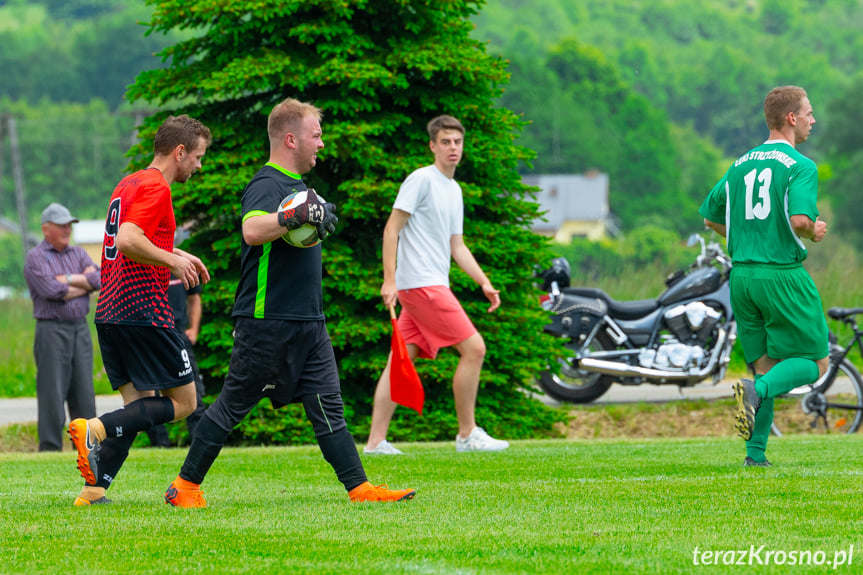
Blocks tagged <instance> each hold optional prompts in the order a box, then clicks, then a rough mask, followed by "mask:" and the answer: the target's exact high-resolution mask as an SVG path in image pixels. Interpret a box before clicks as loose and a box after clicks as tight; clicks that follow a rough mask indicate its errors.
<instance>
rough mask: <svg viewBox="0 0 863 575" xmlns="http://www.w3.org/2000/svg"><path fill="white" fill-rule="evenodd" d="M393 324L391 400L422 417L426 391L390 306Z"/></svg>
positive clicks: (393, 309)
mask: <svg viewBox="0 0 863 575" xmlns="http://www.w3.org/2000/svg"><path fill="white" fill-rule="evenodd" d="M390 319H391V321H392V323H393V339H392V352H393V356H392V362H391V363H390V398H391V399H392V400H393V401H394V402H395V403H398V404H399V405H403V406H405V407H408V408H410V409H413V410H415V411H416V412H417V413H419V414H420V415H422V413H423V402H424V401H425V397H426V394H425V391H424V390H423V384H422V382H421V381H420V376H419V375H418V374H417V370H416V368H414V364H413V362H412V361H411V356H410V355H408V348H407V345H405V340H403V339H402V334H401V333H399V326H398V320H397V319H396V310H395V308H393V307H392V306H390Z"/></svg>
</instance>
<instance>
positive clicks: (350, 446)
mask: <svg viewBox="0 0 863 575" xmlns="http://www.w3.org/2000/svg"><path fill="white" fill-rule="evenodd" d="M317 439H318V446H320V448H321V453H323V454H324V459H326V460H327V463H329V464H330V465H332V467H333V471H335V472H336V477H338V478H339V481H341V482H342V485H344V486H345V489H347V490H348V491H351V490H352V489H353V488H354V487H357V486H359V485H361V484H363V483H365V482H366V481H368V478H367V477H366V471H365V469H363V464H362V462H361V461H360V454H359V453H357V445H356V444H355V443H354V438H353V436H352V435H351V434H350V432H349V431H348V430H347V428H342V429H340V430H338V431H334V432H333V433H327V434H325V435H319V436H318V438H317Z"/></svg>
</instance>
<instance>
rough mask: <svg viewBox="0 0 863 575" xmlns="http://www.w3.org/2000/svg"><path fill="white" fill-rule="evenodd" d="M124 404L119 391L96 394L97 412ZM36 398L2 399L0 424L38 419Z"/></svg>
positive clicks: (0, 400) (103, 411)
mask: <svg viewBox="0 0 863 575" xmlns="http://www.w3.org/2000/svg"><path fill="white" fill-rule="evenodd" d="M122 406H123V398H121V397H120V394H119V393H114V394H111V395H97V396H96V413H97V414H101V413H107V412H109V411H114V410H115V409H118V408H120V407H122ZM37 419H38V417H37V411H36V398H35V397H20V398H15V399H0V425H9V424H10V423H28V422H32V421H36V420H37Z"/></svg>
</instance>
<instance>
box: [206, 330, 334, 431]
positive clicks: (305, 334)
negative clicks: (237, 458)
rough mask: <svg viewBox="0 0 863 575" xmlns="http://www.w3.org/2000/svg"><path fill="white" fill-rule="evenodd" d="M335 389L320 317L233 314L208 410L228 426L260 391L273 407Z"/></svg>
mask: <svg viewBox="0 0 863 575" xmlns="http://www.w3.org/2000/svg"><path fill="white" fill-rule="evenodd" d="M340 393H341V387H340V385H339V371H338V368H337V367H336V356H335V354H334V353H333V345H332V343H331V342H330V336H329V334H328V333H327V327H326V323H325V322H324V321H290V320H273V319H252V318H247V317H238V318H237V320H236V324H235V329H234V346H233V349H232V351H231V365H230V367H229V369H228V376H227V377H226V378H225V384H224V386H223V387H222V391H221V393H220V394H219V398H218V399H217V400H216V402H215V403H214V404H213V405H212V406H210V408H209V409H208V414H209V415H210V417H211V418H212V419H213V421H215V422H216V423H218V424H219V425H220V426H221V427H223V428H224V429H229V430H230V429H233V427H234V425H236V424H237V423H238V422H239V421H240V420H241V419H242V418H243V417H244V416H245V415H246V414H247V413H248V412H249V411H251V409H252V408H253V407H254V406H255V405H257V403H258V402H259V401H260V400H261V399H262V398H264V397H268V398H270V401H272V403H273V406H274V407H277V408H278V407H282V406H284V405H287V404H288V403H297V402H300V401H302V400H303V398H304V397H305V396H310V395H322V396H323V395H328V394H340Z"/></svg>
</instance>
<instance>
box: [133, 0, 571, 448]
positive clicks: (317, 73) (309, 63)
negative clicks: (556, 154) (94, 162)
mask: <svg viewBox="0 0 863 575" xmlns="http://www.w3.org/2000/svg"><path fill="white" fill-rule="evenodd" d="M150 3H151V4H153V5H154V6H155V13H154V16H153V20H152V22H151V31H154V32H167V31H169V30H173V29H193V30H196V31H198V32H199V34H197V35H196V36H195V37H194V38H193V39H191V40H188V41H185V42H183V43H181V44H178V45H175V46H173V47H171V48H169V49H167V50H166V51H165V52H164V56H165V57H166V58H167V59H168V61H169V64H170V65H169V67H167V68H165V69H159V70H151V71H148V72H145V73H142V74H141V75H140V76H139V77H138V79H137V82H136V84H135V85H134V86H133V87H132V88H131V89H130V92H129V97H130V98H131V99H132V100H133V101H135V100H143V101H147V102H150V103H151V104H153V105H156V106H159V107H160V109H161V110H163V111H170V112H171V113H175V114H176V113H188V114H190V115H192V116H193V117H196V118H198V119H200V120H201V121H203V122H204V123H205V124H206V125H207V126H209V127H210V128H211V129H212V131H213V133H214V142H213V145H212V146H211V148H210V150H209V151H208V152H207V155H206V156H205V157H204V169H203V170H202V171H201V172H199V173H198V174H196V175H195V177H194V178H193V179H192V180H191V181H190V182H188V183H187V184H185V185H183V186H176V187H175V189H174V191H173V194H174V203H175V209H176V210H177V213H178V217H179V218H183V219H184V220H192V221H194V222H196V224H195V235H194V237H193V239H192V245H191V247H190V251H193V253H196V254H199V255H201V256H202V257H203V259H204V260H205V262H206V263H207V265H208V266H209V267H210V270H211V273H212V275H213V278H214V280H213V282H212V283H211V284H210V285H209V286H207V287H205V292H204V302H205V326H204V329H203V337H202V341H203V345H204V346H205V348H204V349H203V350H202V352H201V353H200V355H201V358H202V360H201V365H202V367H203V368H204V369H205V370H206V371H207V372H208V373H209V374H210V375H211V376H212V377H211V381H218V383H219V384H220V383H221V379H222V377H223V376H224V374H225V373H226V371H227V366H228V360H229V354H230V348H231V328H232V321H231V318H230V312H231V307H232V304H233V295H234V290H235V287H236V284H237V280H238V276H239V256H240V231H239V230H240V217H239V216H240V195H241V193H242V190H243V187H244V186H245V184H246V183H247V182H248V180H249V179H250V178H251V177H252V175H253V174H254V173H255V172H256V171H257V170H258V169H259V168H260V167H261V166H262V165H263V163H264V162H265V161H266V160H267V158H268V152H269V150H268V142H267V138H266V120H267V115H268V113H269V111H270V109H271V108H272V106H273V105H274V104H276V103H278V102H279V101H281V100H282V99H284V98H286V97H295V98H298V99H300V100H304V101H310V102H313V103H314V104H315V105H317V106H318V107H320V108H321V109H322V110H323V111H324V118H323V121H322V126H323V131H324V134H323V139H324V143H325V146H326V147H325V148H324V149H323V150H322V151H321V153H320V154H319V157H318V165H317V167H316V168H315V169H314V170H313V171H312V172H311V173H310V174H308V176H307V178H306V180H307V183H308V184H309V186H310V187H314V188H315V189H317V190H318V191H319V192H320V193H321V194H322V195H323V196H324V197H326V198H327V200H328V201H331V202H334V203H336V204H337V205H338V214H339V218H340V222H339V225H338V227H337V230H336V233H335V234H334V235H332V236H331V237H330V238H328V239H327V240H326V242H325V244H324V267H325V270H324V272H325V279H324V298H325V306H326V312H327V318H328V327H329V331H330V335H331V337H332V340H333V344H334V346H335V348H336V355H337V358H338V361H339V367H340V373H341V378H342V392H343V395H344V398H345V402H346V408H347V413H346V415H347V417H348V420H349V424H350V426H351V429H352V431H353V432H354V433H355V434H356V435H357V436H359V437H360V438H361V437H362V436H363V435H364V434H365V433H366V431H367V429H368V420H369V414H370V410H371V398H372V392H373V389H374V386H375V383H376V380H377V378H378V376H379V374H380V372H381V370H382V369H383V367H384V364H385V362H386V354H387V351H388V349H389V333H390V323H389V315H388V313H387V312H386V310H385V309H384V308H383V305H382V303H381V299H380V294H379V290H380V285H381V281H382V267H381V238H382V231H383V226H384V224H385V222H386V219H387V217H388V215H389V212H390V210H391V206H392V202H393V200H394V199H395V196H396V193H397V191H398V187H399V185H400V183H401V181H402V180H403V179H404V178H405V177H406V176H407V175H408V174H409V173H410V172H411V171H413V170H414V169H416V168H419V167H421V166H424V165H427V164H429V163H431V162H432V156H431V153H430V152H429V149H428V135H427V133H426V131H425V125H426V122H427V121H428V120H429V119H430V118H431V117H433V116H436V115H438V114H444V113H446V114H452V115H454V116H456V117H458V118H460V119H461V121H462V122H463V123H464V125H465V127H466V129H467V134H466V146H465V159H464V160H463V162H462V165H461V166H460V167H459V168H458V170H457V173H456V178H457V179H458V180H459V181H460V183H461V185H462V189H463V191H464V203H465V241H466V243H467V244H468V246H469V247H470V248H471V249H472V251H473V253H474V255H475V256H476V258H477V260H478V261H479V263H480V265H481V266H482V267H483V268H484V270H485V271H486V273H487V274H488V275H489V277H490V278H491V280H492V282H493V283H494V284H495V286H496V287H497V288H498V289H500V290H501V292H502V293H501V295H502V299H503V306H502V307H501V309H500V310H499V311H497V312H495V313H493V314H487V313H486V309H487V307H488V301H487V300H486V299H485V298H484V297H483V295H482V292H481V291H480V290H479V289H478V287H477V286H476V285H475V284H474V283H473V281H472V280H471V279H470V278H469V277H468V276H467V275H466V274H464V273H462V272H461V270H460V269H458V267H457V266H455V265H454V266H453V269H454V271H453V273H452V274H451V277H452V288H453V291H455V293H456V294H457V295H458V297H459V298H460V299H461V301H462V302H463V305H464V306H465V309H466V310H467V312H468V314H469V315H470V316H471V318H472V319H473V320H474V322H475V324H476V326H477V328H478V329H479V331H480V332H481V333H482V334H483V336H484V337H485V340H486V344H487V347H488V354H487V356H486V363H485V368H484V370H483V375H482V383H481V385H482V388H481V390H480V397H479V401H478V405H477V408H478V409H477V411H478V413H477V419H478V421H479V422H480V424H481V425H484V426H486V427H487V428H488V429H489V430H490V431H491V432H492V433H494V434H495V435H499V436H502V437H510V438H516V437H526V436H532V435H538V434H543V433H550V432H551V429H552V422H553V421H554V419H555V418H556V417H557V416H556V415H554V414H552V413H551V412H549V411H548V410H547V409H545V408H544V407H543V406H541V405H540V404H539V403H538V402H536V401H533V400H530V399H528V398H527V397H526V396H525V395H524V394H523V393H521V391H520V388H521V387H522V386H523V385H524V384H526V383H529V382H530V380H531V378H532V376H533V374H534V373H536V372H537V371H539V370H540V369H542V368H543V367H544V365H545V364H546V363H547V361H548V359H549V358H550V357H551V355H552V354H553V350H554V349H555V342H553V341H551V340H549V339H547V338H546V337H545V336H542V335H541V328H542V326H543V324H544V323H545V319H546V318H545V314H544V313H543V312H542V311H541V310H540V308H539V305H538V300H537V296H538V292H537V291H536V290H535V289H534V288H533V287H532V281H533V280H532V277H531V274H532V271H533V268H534V266H535V265H536V264H539V263H546V258H547V252H546V244H545V240H543V239H542V238H540V237H538V236H535V235H534V234H532V233H531V232H530V231H529V228H530V224H531V221H532V220H533V219H534V218H535V217H536V216H537V205H536V204H535V203H533V202H532V201H531V200H532V198H531V197H530V196H529V195H526V192H525V189H524V187H523V186H522V185H521V183H520V177H519V175H518V174H517V172H516V165H517V161H518V160H519V159H525V158H526V157H527V156H528V155H529V152H528V151H526V150H524V149H520V148H518V147H516V146H515V145H514V144H513V141H514V138H515V136H516V133H517V131H518V130H519V127H520V121H519V119H518V118H517V117H516V116H515V115H514V114H513V113H512V112H509V111H508V110H505V109H501V108H496V107H495V106H494V105H493V100H494V98H495V97H497V96H498V95H499V94H500V91H501V89H502V86H503V85H504V84H505V82H506V80H507V73H506V70H505V63H504V62H503V61H501V60H500V59H496V58H492V57H490V56H489V55H487V54H486V53H485V49H484V46H483V45H481V44H480V43H478V42H476V41H474V40H471V39H470V37H469V33H470V31H471V29H472V27H473V25H472V24H471V23H470V21H469V20H468V19H469V17H470V16H471V15H472V14H474V13H475V12H476V11H477V10H478V9H479V5H480V4H481V2H471V1H466V0H231V1H226V0H198V1H196V2H191V3H190V2H187V1H185V0H182V1H181V0H166V1H151V2H150ZM164 116H165V113H159V114H158V115H154V116H153V117H150V118H148V119H147V121H146V125H145V127H144V128H143V129H142V136H143V139H142V142H141V145H140V146H139V148H138V149H136V150H135V152H137V153H139V154H140V156H139V157H142V158H145V157H146V156H147V155H148V151H149V150H150V149H152V140H151V138H152V135H153V130H154V129H155V127H157V126H158V125H159V124H160V123H161V121H162V119H163V118H164ZM141 161H145V160H141ZM284 271H285V273H286V274H288V273H291V270H284ZM456 360H457V356H456V354H455V353H454V352H447V353H442V354H441V355H440V356H439V357H438V359H437V360H436V361H435V362H427V361H419V362H418V366H417V367H418V371H419V373H420V376H421V377H422V379H423V382H424V384H425V387H426V411H425V413H424V415H423V416H422V417H417V416H416V414H415V413H413V412H409V411H407V410H405V409H400V410H398V412H397V417H396V419H395V420H394V424H393V426H392V428H391V431H392V433H391V437H393V438H396V439H398V438H405V439H407V438H410V439H413V440H421V439H450V440H451V439H452V437H453V436H454V435H455V431H456V427H457V426H456V422H455V413H454V409H453V401H452V393H451V378H452V374H453V371H454V369H455V365H456ZM302 419H303V416H302V414H301V412H299V411H297V410H294V411H287V412H272V410H271V408H270V407H269V402H266V404H264V403H263V402H262V404H261V405H259V406H258V408H256V411H255V412H253V414H252V415H251V416H250V417H249V418H247V421H245V422H244V423H243V424H241V426H240V427H239V428H238V430H237V434H240V433H241V434H242V438H241V439H243V440H247V441H253V442H269V441H276V442H291V441H306V440H310V439H311V437H312V436H311V430H310V426H308V425H307V424H305V423H303V422H302Z"/></svg>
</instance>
